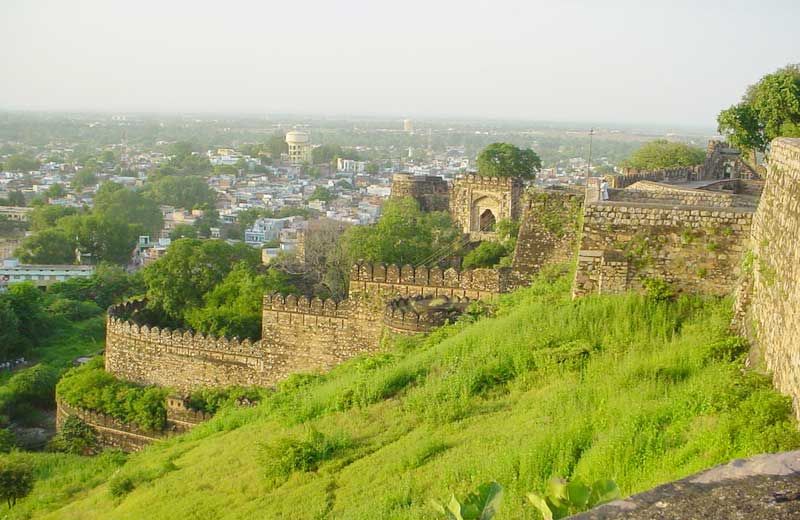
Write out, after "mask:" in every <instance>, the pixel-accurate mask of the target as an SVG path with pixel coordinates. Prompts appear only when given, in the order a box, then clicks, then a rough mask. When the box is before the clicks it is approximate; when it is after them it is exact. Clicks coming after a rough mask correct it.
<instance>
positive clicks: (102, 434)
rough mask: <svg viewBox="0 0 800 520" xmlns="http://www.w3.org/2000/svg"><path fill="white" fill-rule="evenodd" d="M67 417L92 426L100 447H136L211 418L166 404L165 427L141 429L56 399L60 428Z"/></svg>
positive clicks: (128, 450) (183, 430) (132, 449)
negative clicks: (153, 429)
mask: <svg viewBox="0 0 800 520" xmlns="http://www.w3.org/2000/svg"><path fill="white" fill-rule="evenodd" d="M69 417H77V418H78V419H80V420H81V421H83V422H84V423H86V424H87V425H88V426H89V427H91V428H92V430H94V432H95V435H96V438H97V443H98V444H99V445H100V446H101V447H103V448H117V449H120V450H122V451H126V452H131V451H139V450H141V449H142V448H144V447H145V446H147V445H148V444H151V443H153V442H154V441H157V440H160V439H165V438H168V437H170V436H172V435H178V434H181V433H184V432H186V431H188V430H190V429H192V428H193V427H195V426H196V425H198V424H200V423H201V422H203V421H207V420H208V419H210V418H211V416H210V415H208V414H204V413H203V412H194V411H191V410H185V409H183V410H182V409H173V408H171V407H170V406H168V407H167V427H166V428H165V429H164V431H161V432H150V431H144V430H142V429H140V428H137V427H136V426H134V425H131V424H128V423H124V422H122V421H120V420H119V419H115V418H114V417H112V416H110V415H106V414H103V413H98V412H94V411H92V410H85V409H83V408H79V407H76V406H71V405H68V404H67V403H65V402H64V401H62V400H61V399H57V400H56V428H57V429H58V430H60V429H61V427H62V425H63V424H64V421H66V420H67V418H69Z"/></svg>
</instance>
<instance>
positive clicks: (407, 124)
mask: <svg viewBox="0 0 800 520" xmlns="http://www.w3.org/2000/svg"><path fill="white" fill-rule="evenodd" d="M403 130H404V131H406V132H413V131H414V122H413V121H411V120H410V119H404V120H403Z"/></svg>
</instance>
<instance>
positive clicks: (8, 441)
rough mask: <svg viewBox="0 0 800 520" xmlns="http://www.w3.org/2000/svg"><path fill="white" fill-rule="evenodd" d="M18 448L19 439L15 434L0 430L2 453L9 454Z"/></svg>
mask: <svg viewBox="0 0 800 520" xmlns="http://www.w3.org/2000/svg"><path fill="white" fill-rule="evenodd" d="M16 447H17V438H16V436H15V435H14V433H13V432H12V431H11V430H9V429H7V428H2V429H0V453H8V452H10V451H11V450H13V449H14V448H16Z"/></svg>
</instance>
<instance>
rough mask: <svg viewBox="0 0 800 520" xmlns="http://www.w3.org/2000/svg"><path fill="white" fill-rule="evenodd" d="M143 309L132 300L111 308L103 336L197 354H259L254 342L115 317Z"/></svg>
mask: <svg viewBox="0 0 800 520" xmlns="http://www.w3.org/2000/svg"><path fill="white" fill-rule="evenodd" d="M146 305H147V302H146V301H144V300H134V301H129V302H125V303H123V304H120V305H116V306H113V307H111V308H109V310H108V321H107V329H106V336H110V335H116V336H125V337H129V338H133V339H136V340H139V341H145V342H148V343H154V344H162V345H181V346H184V347H189V348H195V349H198V350H211V351H218V352H229V353H237V354H246V355H252V354H254V353H256V352H257V351H259V350H260V348H261V345H260V342H258V341H255V342H254V341H250V340H249V339H246V338H245V339H243V340H239V339H238V338H232V339H228V338H224V337H216V336H206V335H205V334H202V333H195V332H191V331H188V330H181V329H170V328H167V327H164V328H160V327H157V326H152V327H151V326H149V325H138V324H136V323H134V322H133V321H130V320H128V319H125V318H121V317H117V316H127V315H129V313H130V312H131V311H133V310H140V309H143V308H144V307H145V306H146Z"/></svg>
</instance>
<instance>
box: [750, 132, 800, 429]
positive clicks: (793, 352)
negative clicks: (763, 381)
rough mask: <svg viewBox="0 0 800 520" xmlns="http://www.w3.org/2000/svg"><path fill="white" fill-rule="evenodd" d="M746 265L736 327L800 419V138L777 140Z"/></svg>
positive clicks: (755, 221) (773, 143)
mask: <svg viewBox="0 0 800 520" xmlns="http://www.w3.org/2000/svg"><path fill="white" fill-rule="evenodd" d="M744 266H745V273H744V277H743V281H742V284H741V286H740V288H739V291H738V293H737V301H736V321H735V322H736V325H737V327H738V328H739V330H740V331H741V332H742V333H743V334H745V335H746V336H747V337H748V338H749V339H750V340H751V342H752V344H753V351H752V354H751V359H753V360H756V359H757V360H763V361H764V362H765V363H766V366H767V368H768V369H769V370H770V371H771V372H772V374H773V382H774V384H775V386H776V387H777V388H778V390H780V391H781V392H783V393H784V394H786V395H789V396H790V397H791V398H792V401H793V403H794V409H795V413H796V414H797V416H798V418H799V419H800V139H790V138H778V139H775V140H774V141H772V144H771V146H770V157H769V173H768V175H767V179H766V185H765V187H764V192H763V195H762V197H761V204H760V205H759V207H758V210H757V211H756V214H755V217H754V219H753V235H752V239H751V241H750V251H749V253H748V255H747V256H746V257H745V262H744Z"/></svg>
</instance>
